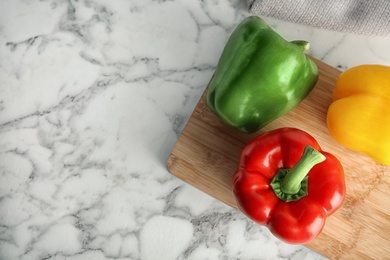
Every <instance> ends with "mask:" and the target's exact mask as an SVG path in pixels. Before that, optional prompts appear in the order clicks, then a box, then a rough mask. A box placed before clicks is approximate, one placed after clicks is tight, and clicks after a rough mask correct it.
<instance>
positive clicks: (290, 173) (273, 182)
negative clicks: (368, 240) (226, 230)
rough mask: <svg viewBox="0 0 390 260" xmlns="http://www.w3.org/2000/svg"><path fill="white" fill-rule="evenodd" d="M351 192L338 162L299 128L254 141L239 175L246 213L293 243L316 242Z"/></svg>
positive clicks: (236, 190)
mask: <svg viewBox="0 0 390 260" xmlns="http://www.w3.org/2000/svg"><path fill="white" fill-rule="evenodd" d="M303 154H304V156H303ZM286 174H287V175H286ZM284 175H285V176H284ZM283 176H284V177H283ZM345 193H346V186H345V179H344V171H343V168H342V165H341V164H340V162H339V161H338V159H337V158H336V157H335V156H333V155H332V154H330V153H327V152H324V151H322V150H321V148H320V146H319V144H318V143H317V141H316V140H315V139H314V138H313V137H312V136H310V135H309V134H308V133H306V132H304V131H302V130H299V129H296V128H280V129H276V130H273V131H270V132H266V133H264V134H261V135H259V136H258V137H256V138H255V139H253V140H252V141H251V142H249V143H248V144H247V145H246V146H245V147H244V148H243V150H242V153H241V157H240V162H239V166H238V169H237V171H236V172H235V174H234V176H233V194H234V197H235V199H236V202H237V205H238V207H239V208H240V210H241V211H242V212H243V213H244V214H246V215H247V216H248V217H249V218H250V219H252V220H253V221H255V222H257V223H259V224H261V225H266V226H268V228H269V229H270V231H271V232H272V233H273V234H274V235H275V236H276V237H278V238H279V239H281V240H283V241H285V242H287V243H291V244H305V243H308V242H310V241H312V240H313V239H315V238H316V237H317V236H318V235H319V234H320V232H321V231H322V229H323V227H324V224H325V220H326V218H327V217H328V216H329V215H331V214H332V213H334V212H335V211H336V210H337V209H338V208H339V207H340V206H341V205H342V203H343V201H344V197H345Z"/></svg>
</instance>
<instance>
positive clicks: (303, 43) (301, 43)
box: [291, 40, 310, 52]
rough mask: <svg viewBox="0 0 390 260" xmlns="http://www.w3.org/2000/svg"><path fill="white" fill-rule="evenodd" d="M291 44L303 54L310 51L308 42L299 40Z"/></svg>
mask: <svg viewBox="0 0 390 260" xmlns="http://www.w3.org/2000/svg"><path fill="white" fill-rule="evenodd" d="M291 43H293V44H295V45H296V46H297V47H298V48H299V49H301V51H302V52H305V51H307V50H308V49H310V43H309V42H308V41H303V40H297V41H291Z"/></svg>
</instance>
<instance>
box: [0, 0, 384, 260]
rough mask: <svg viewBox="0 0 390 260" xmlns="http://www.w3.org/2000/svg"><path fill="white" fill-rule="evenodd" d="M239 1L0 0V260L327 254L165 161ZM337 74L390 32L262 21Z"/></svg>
mask: <svg viewBox="0 0 390 260" xmlns="http://www.w3.org/2000/svg"><path fill="white" fill-rule="evenodd" d="M248 15H249V14H248V13H247V11H246V6H245V1H240V0H204V1H198V0H194V1H185V0H174V1H151V0H132V1H124V0H115V1H103V0H88V1H86V0H85V1H84V0H78V1H76V0H68V1H65V0H43V1H26V0H2V1H0V259H72V260H76V259H97V260H99V259H322V257H321V256H320V255H318V254H316V253H314V252H312V251H311V250H309V249H307V248H306V247H303V246H292V245H287V244H284V243H282V242H280V241H278V240H277V239H276V238H274V237H273V236H272V235H271V234H270V233H269V232H268V230H267V229H266V228H263V227H260V226H257V225H254V224H253V223H252V222H251V221H248V220H247V218H246V217H245V216H243V215H242V214H241V213H240V212H238V211H236V210H234V209H232V208H229V207H228V206H226V205H224V204H222V203H221V202H219V201H217V200H215V199H213V198H211V197H209V196H208V195H205V194H204V193H202V192H200V191H198V190H196V189H195V188H193V187H191V186H189V185H187V184H186V183H183V182H182V181H180V180H178V179H176V178H175V177H173V176H172V175H171V174H170V173H169V172H168V171H167V169H166V160H167V158H168V155H169V152H170V151H171V149H172V148H173V146H174V144H175V142H176V141H177V139H178V136H179V135H180V133H181V131H182V130H183V128H184V126H185V123H186V121H187V120H188V118H189V116H190V114H191V112H192V110H193V109H194V107H195V105H196V103H197V101H198V99H199V97H200V95H201V94H202V92H203V90H204V88H205V86H206V83H207V82H208V81H209V79H210V76H211V75H212V73H213V71H214V69H215V65H216V63H217V60H218V57H219V55H220V53H221V51H222V48H223V46H224V44H225V42H226V40H227V37H228V36H229V34H230V32H231V31H232V30H233V28H234V27H235V26H236V25H237V24H238V23H239V22H240V21H241V20H242V19H243V18H244V17H245V16H248ZM265 20H266V21H267V22H268V23H269V24H270V25H271V26H272V27H274V28H275V30H277V31H278V32H279V33H280V34H282V35H283V36H284V37H285V38H286V39H289V40H293V39H297V38H300V39H302V38H303V39H307V40H309V41H310V42H311V46H312V47H311V50H310V51H309V53H310V54H311V55H313V56H314V57H316V58H319V59H322V60H323V61H325V62H327V63H329V64H331V65H333V66H337V67H339V68H340V69H342V70H344V69H346V68H348V67H351V66H353V65H358V64H361V63H380V64H385V65H390V48H389V46H390V39H389V38H374V37H370V38H368V37H364V36H356V35H346V34H341V33H336V32H328V31H323V30H318V29H313V28H310V27H305V26H299V25H294V24H289V23H286V22H282V21H279V20H275V19H271V18H265Z"/></svg>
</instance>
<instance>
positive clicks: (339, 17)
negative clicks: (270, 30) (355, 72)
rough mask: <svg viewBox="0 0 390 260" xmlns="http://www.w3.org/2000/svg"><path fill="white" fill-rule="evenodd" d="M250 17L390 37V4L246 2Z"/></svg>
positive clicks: (359, 0)
mask: <svg viewBox="0 0 390 260" xmlns="http://www.w3.org/2000/svg"><path fill="white" fill-rule="evenodd" d="M246 2H247V4H248V8H249V10H250V12H251V13H253V14H256V15H258V16H260V17H261V16H265V17H274V18H278V19H281V20H285V21H290V22H293V23H299V24H305V25H311V26H314V27H317V28H323V29H329V30H334V31H340V32H348V33H355V34H363V35H376V36H390V0H246Z"/></svg>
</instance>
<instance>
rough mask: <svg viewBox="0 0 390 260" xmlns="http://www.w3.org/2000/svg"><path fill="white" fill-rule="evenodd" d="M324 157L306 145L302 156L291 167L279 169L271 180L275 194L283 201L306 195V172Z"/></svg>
mask: <svg viewBox="0 0 390 260" xmlns="http://www.w3.org/2000/svg"><path fill="white" fill-rule="evenodd" d="M325 159H326V157H325V156H324V155H323V154H321V153H320V152H319V151H317V150H316V149H314V148H313V147H311V146H309V145H307V146H306V147H305V150H304V151H303V154H302V157H301V158H300V160H299V161H298V163H297V164H296V165H295V166H294V168H292V169H280V170H279V172H278V173H277V174H276V175H275V177H274V179H273V180H272V182H271V186H272V188H273V189H274V192H275V194H276V196H277V197H278V198H280V199H282V200H285V201H293V200H298V199H300V198H302V197H304V196H306V195H307V187H308V183H307V179H308V177H307V174H308V173H309V172H310V170H311V169H312V168H313V167H314V166H315V165H316V164H318V163H321V162H323V161H324V160H325Z"/></svg>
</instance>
